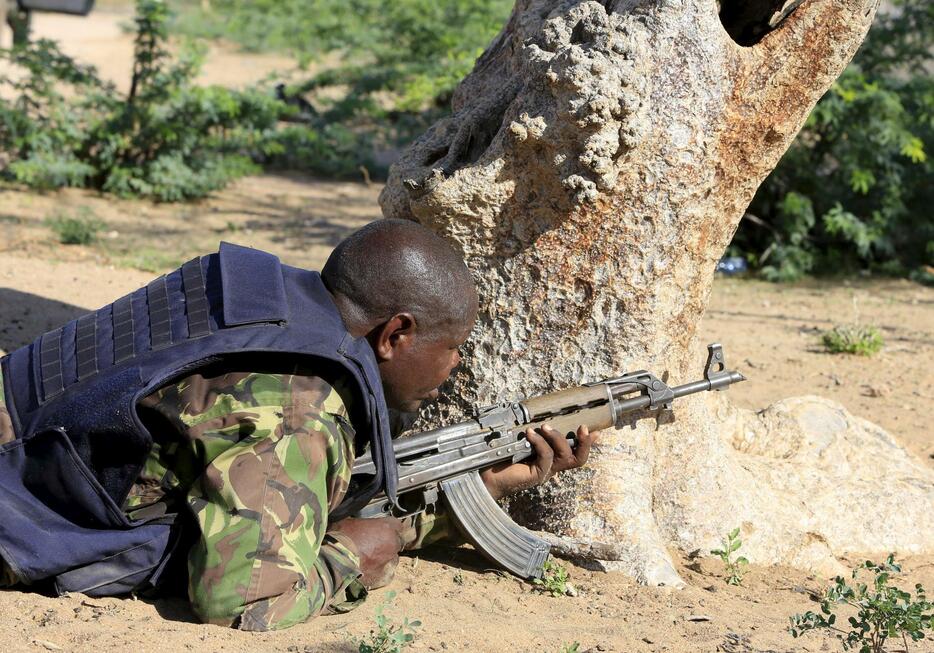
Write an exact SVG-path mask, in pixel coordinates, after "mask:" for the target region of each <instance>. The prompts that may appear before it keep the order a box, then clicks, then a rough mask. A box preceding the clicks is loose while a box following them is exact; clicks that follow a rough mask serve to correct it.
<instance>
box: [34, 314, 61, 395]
mask: <svg viewBox="0 0 934 653" xmlns="http://www.w3.org/2000/svg"><path fill="white" fill-rule="evenodd" d="M39 368H40V375H39V376H40V378H41V380H42V397H43V399H44V400H45V401H48V400H49V399H51V398H52V397H55V396H58V395H60V394H61V393H62V392H63V391H64V390H65V383H64V377H63V375H62V330H61V329H56V330H55V331H49V332H48V333H46V334H44V335H43V336H42V341H41V344H40V345H39Z"/></svg>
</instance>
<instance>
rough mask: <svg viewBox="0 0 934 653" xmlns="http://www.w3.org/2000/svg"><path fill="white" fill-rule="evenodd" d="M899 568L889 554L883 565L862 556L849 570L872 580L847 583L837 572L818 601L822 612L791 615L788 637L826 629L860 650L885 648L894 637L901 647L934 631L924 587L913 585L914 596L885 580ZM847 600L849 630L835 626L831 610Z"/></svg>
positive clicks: (876, 652) (874, 652) (933, 607)
mask: <svg viewBox="0 0 934 653" xmlns="http://www.w3.org/2000/svg"><path fill="white" fill-rule="evenodd" d="M900 571H901V567H899V566H898V565H897V564H895V559H894V557H893V556H891V555H890V556H889V557H888V559H887V560H886V561H885V562H884V563H882V564H876V563H874V562H871V561H868V560H867V561H866V562H864V563H863V564H862V565H860V566H859V567H857V568H856V569H854V570H853V573H852V574H851V579H852V580H853V581H856V580H858V577H859V576H860V575H861V572H862V573H865V572H868V573H869V574H871V576H872V583H871V585H870V584H868V583H864V582H854V583H852V584H850V583H847V582H846V580H845V579H844V578H842V577H840V576H837V577H836V578H835V579H834V584H833V585H832V586H831V587H830V588H829V589H828V590H827V592H826V594H825V595H824V598H823V599H822V600H821V604H820V609H821V612H820V614H818V613H815V612H812V611H808V612H805V613H804V614H796V615H794V616H793V617H791V627H790V628H789V629H788V630H789V632H790V633H791V635H792V637H800V636H801V635H803V634H805V633H808V632H811V631H814V630H829V631H831V632H833V633H834V634H835V635H836V636H837V638H838V639H839V640H840V641H841V643H842V644H843V650H845V651H849V650H858V651H859V653H883V651H885V646H886V642H887V641H889V640H897V641H898V642H899V644H901V645H902V649H901V650H904V651H907V650H908V640H909V639H910V640H911V641H913V642H919V641H921V640H923V639H925V633H924V631H925V630H934V604H932V603H931V602H930V601H928V600H927V596H926V595H925V593H924V588H923V587H922V586H921V585H920V584H918V585H915V596H914V597H912V595H911V593H910V592H905V591H903V590H900V589H898V588H897V587H892V586H890V585H889V580H890V578H891V576H892V575H893V574H897V573H899V572H900ZM838 605H848V606H850V607H851V608H852V609H853V610H855V611H856V614H855V615H854V616H851V617H849V618H848V619H847V622H848V623H849V625H850V629H849V630H846V629H843V628H839V627H838V626H837V625H836V624H837V615H836V612H835V610H836V609H837V606H838Z"/></svg>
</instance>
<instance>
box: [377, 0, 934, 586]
mask: <svg viewBox="0 0 934 653" xmlns="http://www.w3.org/2000/svg"><path fill="white" fill-rule="evenodd" d="M799 4H800V7H799V6H798V5H799ZM720 5H722V7H721V6H720ZM876 5H877V1H876V0H807V1H806V2H804V3H803V4H801V3H800V2H797V1H794V0H793V1H791V2H789V1H787V0H786V1H781V0H759V1H757V2H741V1H740V0H733V2H726V1H724V2H722V3H719V4H718V3H717V2H716V1H715V0H604V1H602V2H595V1H581V0H564V1H558V0H550V1H549V0H518V2H517V3H516V6H515V8H514V10H513V13H512V15H511V17H510V19H509V22H508V24H507V25H506V26H505V27H504V29H503V30H502V32H501V33H500V34H499V35H498V36H497V37H496V39H495V40H494V41H493V42H492V43H491V44H490V46H489V47H488V48H487V50H486V52H485V53H484V54H483V55H482V56H481V57H480V59H479V60H478V61H477V64H476V67H475V69H474V71H473V72H472V73H471V74H470V75H469V76H468V77H467V78H466V79H465V80H464V81H463V82H462V83H461V85H460V86H459V88H458V89H457V91H456V93H455V97H454V101H453V115H452V117H450V118H448V119H445V120H442V121H440V122H438V123H437V124H435V125H434V126H433V127H431V128H430V129H429V130H428V131H427V132H426V133H425V134H424V135H423V136H422V137H421V138H420V139H418V140H417V141H416V142H415V143H414V144H413V145H412V146H411V147H410V148H409V149H408V150H407V151H406V152H405V153H404V155H403V156H402V158H401V160H400V161H399V162H398V163H397V164H396V165H395V166H394V167H393V168H392V170H391V174H390V179H389V182H388V184H387V186H386V188H385V190H384V191H383V194H382V196H381V204H382V208H383V212H384V215H386V216H387V217H402V218H412V219H415V220H417V221H419V222H420V223H422V224H424V225H427V226H428V227H430V228H432V229H434V230H435V231H437V232H438V233H440V234H442V235H444V236H446V237H448V238H450V239H451V240H453V241H455V242H456V243H458V244H459V245H460V247H461V248H462V250H463V253H464V256H465V259H466V260H467V262H468V264H469V266H470V268H471V269H472V270H473V271H474V273H475V275H476V277H477V280H478V284H479V290H480V295H481V298H482V302H483V303H482V308H481V315H480V321H479V325H478V328H477V329H476V330H475V332H474V335H473V337H472V339H471V341H470V342H469V343H468V348H467V356H466V362H465V364H464V369H463V370H462V371H461V372H460V373H459V374H458V376H457V378H456V380H455V383H454V389H455V390H456V391H455V392H453V393H451V394H452V395H454V396H456V397H458V398H459V400H458V401H459V402H460V403H452V404H450V405H447V406H442V407H441V408H440V409H439V410H438V412H437V413H436V414H435V415H433V418H435V419H437V418H439V417H440V418H444V417H453V416H455V415H456V414H457V412H458V411H459V410H462V409H463V407H464V406H465V405H466V404H467V403H470V402H480V403H492V402H493V401H495V400H498V399H500V398H506V397H511V396H521V395H524V394H527V393H534V392H539V391H546V390H549V389H553V388H559V387H566V386H568V385H572V384H579V383H582V382H586V381H590V380H595V379H599V378H604V377H607V376H611V375H616V374H619V373H621V372H622V371H623V370H626V369H631V368H637V367H638V368H642V367H646V368H648V369H651V370H653V371H655V372H656V373H658V374H660V375H661V374H663V373H664V374H665V375H666V376H670V378H671V380H672V381H673V382H684V381H686V380H690V379H693V378H695V377H697V376H698V375H699V374H700V372H701V367H702V363H703V360H704V354H703V344H704V343H697V342H695V327H696V325H697V323H698V321H699V320H700V318H701V317H702V315H703V313H704V310H705V307H706V304H707V300H708V296H709V293H710V288H711V284H712V281H713V275H714V269H715V265H716V262H717V260H718V259H719V257H720V256H721V255H722V253H723V251H724V249H725V248H726V246H727V245H728V244H729V241H730V239H731V237H732V235H733V233H734V231H735V229H736V226H737V224H738V223H739V220H740V219H741V217H742V215H743V211H744V209H745V207H746V206H747V205H748V203H749V202H750V200H751V198H752V196H753V193H754V191H755V189H756V187H757V186H758V185H759V184H760V183H761V182H762V180H763V179H764V178H765V176H766V175H767V174H768V173H769V171H771V170H772V168H773V167H774V166H775V165H776V163H777V162H778V159H779V157H780V156H781V155H782V153H784V152H785V150H786V149H787V147H788V146H789V144H790V143H791V141H792V139H793V138H794V136H795V134H796V133H797V132H798V130H799V129H800V127H801V125H802V124H803V122H804V120H805V118H806V117H807V115H808V113H809V112H810V110H811V109H812V108H813V106H814V104H815V103H816V101H817V100H818V98H819V97H820V96H821V95H822V94H823V93H824V92H825V91H826V90H827V89H828V88H829V86H830V85H831V83H832V82H833V80H834V79H835V78H836V77H837V76H838V75H839V74H840V72H842V70H843V68H844V67H845V65H846V64H847V62H848V61H849V60H850V58H851V57H852V56H853V54H854V52H855V51H856V48H857V47H858V45H859V44H860V42H861V41H862V40H863V38H864V37H865V35H866V32H867V30H868V28H869V25H870V23H871V21H872V18H873V16H874V13H875V10H876ZM796 7H797V8H796ZM792 10H793V11H792ZM721 14H722V20H721ZM789 14H790V15H789ZM785 15H787V18H785V19H784V20H783V21H781V22H779V21H780V20H781V18H783V17H784V16H785ZM770 22H771V23H772V25H774V24H775V23H777V22H778V23H779V24H778V27H777V28H776V29H774V30H773V29H772V28H771V26H769V27H767V28H763V27H762V26H763V25H766V26H768V25H769V23H770ZM734 36H735V38H736V39H738V40H739V41H740V42H742V43H743V45H740V44H739V43H737V41H736V40H734ZM725 351H726V353H727V358H728V359H729V358H730V355H731V354H732V355H733V358H734V362H735V360H736V359H740V360H741V359H742V352H735V351H732V350H731V349H730V347H729V343H726V349H725ZM895 502H897V504H898V506H899V509H898V510H897V511H896V510H893V508H892V506H893V504H894V503H895ZM931 505H934V474H932V473H931V472H930V471H929V470H927V469H926V468H924V467H923V466H922V465H921V464H920V463H919V462H918V461H915V460H913V459H911V457H910V456H909V455H908V454H907V453H906V452H904V451H903V450H902V449H901V448H900V447H898V445H897V444H896V443H895V442H894V440H892V438H891V437H890V436H888V435H887V434H885V433H884V432H883V431H881V429H878V428H877V427H874V426H872V425H870V424H868V423H865V422H862V421H861V420H858V419H856V418H854V417H852V416H850V415H848V414H847V413H846V412H845V411H844V410H843V409H842V407H840V406H837V405H834V404H832V403H830V402H827V401H825V400H821V399H818V398H805V399H799V400H789V401H785V402H781V403H780V404H778V405H776V406H773V407H772V408H770V409H769V410H767V411H765V412H763V413H762V414H760V415H756V414H753V413H751V412H747V411H739V410H736V409H734V408H733V407H732V406H731V405H730V404H729V403H728V401H727V400H725V399H724V398H723V397H720V396H713V395H710V394H707V395H705V396H699V397H695V398H690V399H688V400H686V401H683V402H681V403H680V404H679V405H678V406H677V407H676V418H675V421H673V422H670V423H659V422H655V421H647V420H642V421H640V422H639V423H638V424H636V425H635V426H634V427H633V428H626V429H619V430H615V431H608V432H605V433H604V434H603V436H602V439H601V442H600V445H599V448H598V450H597V451H596V453H595V455H594V456H593V458H592V462H591V464H590V465H589V466H588V468H587V469H585V470H581V471H580V472H579V473H577V474H576V475H574V476H573V477H571V478H566V479H556V480H555V481H552V482H551V483H550V484H549V485H548V486H546V487H545V488H544V489H543V490H541V491H540V492H538V496H536V497H535V499H534V500H533V501H529V500H527V499H526V500H524V501H519V502H517V503H515V504H514V505H513V510H514V512H515V513H516V514H517V515H518V516H520V517H521V518H522V519H523V520H524V521H525V523H527V524H529V525H530V526H532V527H535V528H542V529H547V530H549V531H551V532H553V533H558V534H560V535H561V536H562V537H563V538H564V539H565V542H569V543H571V544H570V545H569V546H568V547H567V548H569V549H571V550H575V551H576V552H577V553H578V554H581V555H588V554H589V555H591V556H592V557H596V558H599V559H601V560H602V561H603V563H602V564H604V566H606V567H610V568H617V569H623V570H626V571H628V572H629V573H631V574H633V575H634V576H636V577H637V578H639V579H641V580H642V581H644V582H648V583H653V584H669V585H679V584H681V579H680V578H679V577H678V574H677V573H676V571H675V568H674V565H673V564H672V558H671V557H670V553H669V551H670V550H672V549H680V550H681V551H693V550H696V549H700V550H702V551H709V549H710V548H712V547H715V546H717V544H718V543H719V542H718V540H719V537H720V535H721V534H722V533H724V532H726V531H727V530H729V529H730V528H732V527H734V526H736V525H741V526H742V529H743V533H744V540H745V545H744V549H743V551H744V552H745V553H746V555H747V557H749V558H750V559H751V560H752V561H753V562H761V563H771V562H784V563H788V564H793V565H799V566H803V567H810V568H816V569H818V570H820V571H833V570H835V568H836V565H837V563H836V561H835V559H834V554H840V553H843V552H846V551H871V550H891V549H897V550H900V551H903V552H919V551H923V550H925V548H926V549H927V550H930V549H931V548H932V547H934V516H932V514H931V513H932V511H931V510H930V507H931Z"/></svg>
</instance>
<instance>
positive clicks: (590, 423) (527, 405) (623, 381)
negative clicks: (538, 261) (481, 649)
mask: <svg viewBox="0 0 934 653" xmlns="http://www.w3.org/2000/svg"><path fill="white" fill-rule="evenodd" d="M707 352H708V356H707V365H706V367H705V369H704V378H703V379H701V380H700V381H694V382H692V383H686V384H684V385H678V386H674V387H670V386H668V385H667V384H666V383H665V382H664V381H662V380H661V379H659V378H657V377H656V376H655V375H653V374H652V373H651V372H647V371H645V370H640V371H638V372H632V373H630V374H626V375H624V376H620V377H618V378H615V379H607V380H605V381H598V382H596V383H588V384H586V385H582V386H579V387H576V388H568V389H567V390H561V391H559V392H553V393H551V394H547V395H542V396H540V397H532V398H529V399H521V400H519V401H513V402H504V403H501V404H496V405H494V406H488V407H485V408H479V409H476V410H475V411H474V417H473V419H470V420H467V421H466V422H461V423H459V424H454V425H451V426H445V427H442V428H439V429H433V430H431V431H425V432H423V433H418V434H415V435H411V436H408V437H404V438H400V439H399V440H397V441H396V442H395V443H394V447H393V449H394V451H395V454H396V461H397V463H398V472H399V507H397V506H393V505H392V503H391V502H390V501H389V499H388V498H387V497H386V496H385V495H383V494H380V495H377V496H376V497H375V498H373V499H372V500H371V501H370V503H369V504H367V505H366V506H365V507H364V508H363V509H361V510H360V511H359V512H358V513H357V514H356V515H355V516H356V517H380V516H387V515H393V516H396V517H405V516H408V515H413V514H417V513H419V512H425V511H428V512H431V511H433V510H434V509H435V508H436V506H437V504H438V501H439V500H441V499H442V498H443V500H444V503H445V504H446V506H447V509H448V512H449V513H450V515H451V516H452V517H453V518H454V520H455V522H456V523H457V525H458V526H459V527H460V529H461V531H462V532H463V533H464V535H466V536H467V539H468V540H470V542H471V543H472V544H473V545H474V546H475V547H476V548H477V549H478V550H479V551H480V552H481V553H483V554H484V555H485V556H486V557H488V558H489V559H490V560H492V561H494V562H496V563H497V564H499V565H500V566H502V567H504V568H505V569H508V570H509V571H511V572H512V573H514V574H516V575H517V576H520V577H522V578H537V577H540V576H541V574H542V565H543V564H544V562H545V560H546V559H547V558H548V553H549V551H550V545H549V544H548V543H547V542H546V541H545V540H543V539H541V538H540V537H538V536H537V535H535V534H533V533H532V532H530V531H528V530H526V529H525V528H522V527H521V526H519V525H518V524H516V523H515V522H514V521H512V519H510V518H509V516H508V515H507V514H506V513H505V512H504V511H503V509H502V508H500V506H499V505H498V504H497V503H496V501H495V500H494V499H493V497H491V496H490V494H489V492H487V489H486V486H485V485H484V484H483V481H482V480H481V478H480V474H479V472H480V470H483V469H485V468H487V467H491V466H493V465H495V464H497V463H500V462H502V461H504V460H511V461H513V462H519V461H521V460H524V459H526V458H529V457H530V456H532V455H533V451H532V447H531V443H529V441H528V440H526V438H525V430H526V429H528V428H533V429H534V428H538V427H540V426H541V425H542V424H544V423H546V422H547V423H549V424H550V425H551V426H552V427H553V428H554V429H556V430H558V431H561V432H564V433H566V434H567V437H568V438H569V439H573V438H574V437H575V435H576V431H577V427H578V426H579V425H581V424H584V425H586V426H587V427H588V428H589V429H590V430H591V431H599V430H600V429H605V428H609V427H611V426H622V425H624V424H626V423H627V421H628V420H627V417H632V416H633V415H634V414H637V413H638V412H639V411H645V410H650V411H652V410H655V411H658V410H662V409H666V410H667V409H670V408H671V403H672V402H673V401H674V400H675V399H679V398H681V397H686V396H687V395H692V394H695V393H697V392H705V391H708V390H723V389H725V388H727V387H729V386H730V384H732V383H738V382H740V381H744V380H745V377H744V376H743V375H742V374H740V373H739V372H733V371H730V370H727V369H726V363H725V361H724V357H723V348H722V347H721V346H720V345H719V344H711V345H708V346H707ZM353 472H354V474H357V473H363V474H366V473H373V460H372V458H371V457H370V455H369V454H365V455H363V456H360V457H359V458H357V459H356V461H355V463H354V468H353Z"/></svg>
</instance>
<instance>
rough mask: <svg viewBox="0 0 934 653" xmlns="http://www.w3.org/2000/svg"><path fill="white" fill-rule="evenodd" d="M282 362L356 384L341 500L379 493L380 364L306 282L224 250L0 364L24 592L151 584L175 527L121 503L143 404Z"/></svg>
mask: <svg viewBox="0 0 934 653" xmlns="http://www.w3.org/2000/svg"><path fill="white" fill-rule="evenodd" d="M244 353H249V354H251V355H252V356H253V357H254V359H259V360H262V358H263V357H264V356H266V355H268V356H270V357H273V356H281V355H282V354H285V355H293V356H298V357H302V358H303V359H308V362H312V363H313V362H314V360H319V361H321V362H327V363H328V364H330V365H332V366H333V365H337V366H338V368H339V369H342V370H344V371H346V373H347V376H348V378H350V379H353V382H354V383H353V384H351V385H352V387H353V389H354V390H355V392H354V394H355V396H356V397H357V398H358V399H359V401H358V402H355V406H356V403H359V404H360V407H361V410H360V411H359V412H360V414H361V416H360V417H359V418H358V422H360V423H358V424H355V426H356V427H357V428H358V429H360V428H361V424H362V425H363V428H364V429H365V430H364V431H362V432H361V434H362V433H366V434H367V435H368V436H369V438H368V439H369V443H370V447H371V449H372V451H373V452H374V459H377V460H379V461H380V463H381V464H380V465H378V466H377V471H376V473H375V474H374V475H373V476H372V477H371V478H369V479H367V480H365V481H364V482H363V483H362V484H360V483H358V488H357V491H356V492H355V493H354V496H353V497H352V500H350V501H348V502H345V504H344V505H342V507H341V508H340V509H339V510H343V512H348V511H349V510H350V507H349V503H350V502H351V501H352V503H353V504H354V505H360V504H362V503H364V502H365V501H366V500H367V499H368V498H369V497H371V496H373V495H374V494H376V493H377V492H378V491H380V490H383V491H385V492H386V493H387V495H389V496H391V497H394V496H395V491H396V471H395V470H396V468H395V460H394V457H393V449H392V444H391V441H390V434H389V426H388V415H387V409H386V403H385V399H384V397H383V391H382V385H381V383H380V378H379V372H378V369H377V364H376V359H375V356H374V355H373V351H372V349H371V348H370V346H369V344H368V343H367V342H366V340H364V339H362V338H361V339H355V338H353V337H352V336H351V335H350V334H349V333H347V330H346V328H345V327H344V325H343V322H342V320H341V317H340V314H339V313H338V311H337V309H336V307H335V306H334V304H333V302H332V300H331V297H330V295H329V294H328V292H327V290H326V289H325V287H324V284H323V283H322V281H321V277H320V275H319V274H318V273H316V272H310V271H307V270H302V269H299V268H294V267H290V266H286V265H282V264H280V262H279V259H278V258H276V257H275V256H273V255H271V254H268V253H266V252H262V251H259V250H254V249H249V248H245V247H239V246H237V245H231V244H229V243H222V244H221V246H220V251H219V253H217V254H211V255H209V256H205V257H200V258H196V259H194V260H191V261H189V262H188V263H185V264H184V265H183V266H182V267H181V268H180V269H178V270H176V271H174V272H171V273H169V274H167V275H165V276H162V277H159V278H158V279H155V280H154V281H152V282H151V283H149V285H147V286H146V287H145V288H141V289H139V290H137V291H136V292H134V293H131V294H129V295H127V296H125V297H122V298H120V299H118V300H117V301H115V302H114V303H113V304H110V305H109V306H105V307H104V308H101V309H100V310H98V311H95V312H93V313H89V314H87V315H84V316H82V317H79V318H78V319H76V320H74V321H72V322H69V323H68V324H66V325H64V326H63V327H61V328H59V329H56V330H54V331H50V332H49V333H46V334H44V335H42V336H41V337H39V338H38V339H37V340H36V341H35V342H33V343H32V344H30V345H27V346H25V347H22V348H20V349H17V350H16V351H14V352H12V353H10V354H9V355H8V356H5V357H4V358H2V359H0V371H2V374H3V379H4V388H5V393H6V397H5V398H6V404H7V408H8V410H9V412H10V417H11V419H12V421H13V427H14V431H15V433H16V439H15V440H14V441H12V442H10V443H7V444H6V445H4V446H2V447H0V556H2V557H3V559H4V560H5V561H6V562H7V564H9V565H10V567H11V568H12V570H13V571H14V573H16V574H17V575H18V576H19V578H20V579H21V580H23V581H25V582H29V583H32V582H35V581H38V580H42V579H49V578H54V580H55V586H56V588H57V589H58V590H59V591H60V592H65V591H81V592H85V593H88V594H92V595H111V594H119V593H125V592H128V591H132V590H134V589H137V588H139V587H141V586H144V585H147V584H148V585H152V584H155V582H157V580H158V577H159V575H160V574H161V573H162V572H163V571H164V569H165V565H166V564H167V562H168V559H169V558H170V557H171V552H172V548H173V547H174V546H176V543H177V541H178V537H177V531H178V525H177V523H176V520H174V519H173V518H172V516H171V515H159V516H154V517H151V518H149V519H131V518H129V517H128V516H127V515H126V514H125V513H124V511H123V510H122V509H121V505H122V504H123V501H124V500H125V498H126V496H127V494H128V492H129V490H130V488H131V487H132V485H133V483H134V482H135V480H136V478H137V475H138V474H139V472H140V470H141V469H142V466H143V463H144V462H145V459H146V456H147V454H148V453H149V450H150V448H151V446H152V436H151V434H150V433H149V432H148V431H147V429H146V428H145V427H144V425H143V424H142V423H141V421H140V419H139V416H138V414H137V410H136V406H137V402H138V401H139V400H140V398H141V397H144V396H146V395H148V394H149V393H151V392H153V391H154V390H156V389H157V388H159V387H161V386H163V385H165V384H166V383H168V382H170V381H172V380H173V379H178V378H181V377H182V376H184V375H186V374H190V373H191V372H193V371H194V370H196V369H198V368H199V367H203V366H205V365H207V364H213V363H221V364H222V363H223V361H224V359H225V357H227V358H229V357H231V356H232V355H234V354H238V355H239V354H244Z"/></svg>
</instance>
